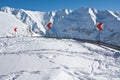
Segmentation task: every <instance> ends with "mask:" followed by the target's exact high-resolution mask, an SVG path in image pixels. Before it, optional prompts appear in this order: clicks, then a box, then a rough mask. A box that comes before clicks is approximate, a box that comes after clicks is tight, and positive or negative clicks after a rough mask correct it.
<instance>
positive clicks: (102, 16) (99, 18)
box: [0, 7, 120, 46]
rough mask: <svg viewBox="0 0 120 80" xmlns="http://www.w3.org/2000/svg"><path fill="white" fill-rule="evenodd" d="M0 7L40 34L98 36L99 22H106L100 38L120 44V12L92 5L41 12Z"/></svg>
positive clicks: (95, 38) (69, 36)
mask: <svg viewBox="0 0 120 80" xmlns="http://www.w3.org/2000/svg"><path fill="white" fill-rule="evenodd" d="M1 11H2V12H5V13H9V14H12V15H14V16H15V17H16V18H17V19H19V20H20V21H22V22H23V23H24V24H26V25H28V27H29V29H30V30H31V31H32V32H34V33H36V34H38V35H40V36H50V37H66V38H77V39H87V40H97V39H98V34H99V31H97V30H96V23H97V22H104V30H103V31H101V41H103V42H106V43H110V44H114V45H118V46H120V26H119V25H120V12H113V11H110V10H105V11H100V10H96V9H92V8H80V9H77V10H68V9H61V10H59V11H51V12H40V11H28V10H23V9H14V8H10V7H3V8H1ZM0 19H1V18H0ZM48 22H52V28H51V29H47V27H46V24H47V23H48Z"/></svg>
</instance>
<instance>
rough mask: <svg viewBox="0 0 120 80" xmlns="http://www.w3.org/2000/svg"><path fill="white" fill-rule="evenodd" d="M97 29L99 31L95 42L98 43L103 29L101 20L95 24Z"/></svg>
mask: <svg viewBox="0 0 120 80" xmlns="http://www.w3.org/2000/svg"><path fill="white" fill-rule="evenodd" d="M97 30H98V31H99V33H98V41H97V44H100V34H101V30H103V22H99V23H98V24H97Z"/></svg>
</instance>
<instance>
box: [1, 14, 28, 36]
mask: <svg viewBox="0 0 120 80" xmlns="http://www.w3.org/2000/svg"><path fill="white" fill-rule="evenodd" d="M15 27H17V30H18V32H17V33H15V32H14V30H13V29H14V28H15ZM27 28H28V27H27V25H25V24H24V23H22V22H21V21H20V20H18V19H17V18H16V17H15V16H13V15H10V14H7V13H3V12H0V37H7V36H26V35H29V34H28V33H27Z"/></svg>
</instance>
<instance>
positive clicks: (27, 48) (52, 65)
mask: <svg viewBox="0 0 120 80" xmlns="http://www.w3.org/2000/svg"><path fill="white" fill-rule="evenodd" d="M117 52H118V53H119V56H117V57H115V55H116V54H117ZM0 80H120V52H119V51H117V50H114V49H110V48H107V47H105V46H98V45H95V44H90V43H82V42H78V41H75V40H70V39H69V40H66V39H59V40H57V39H52V38H51V39H50V38H29V37H23V38H0Z"/></svg>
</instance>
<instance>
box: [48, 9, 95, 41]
mask: <svg viewBox="0 0 120 80" xmlns="http://www.w3.org/2000/svg"><path fill="white" fill-rule="evenodd" d="M95 24H96V16H95V14H94V12H93V10H91V9H90V8H81V9H77V10H75V11H71V12H70V13H69V14H66V13H65V11H64V12H63V11H62V12H58V13H56V15H55V17H54V23H53V26H52V29H51V30H49V32H48V34H49V36H55V37H58V36H59V37H67V38H68V37H69V38H83V39H95V38H96V34H93V33H96V30H95ZM83 36H84V37H83ZM93 37H94V38H93Z"/></svg>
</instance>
